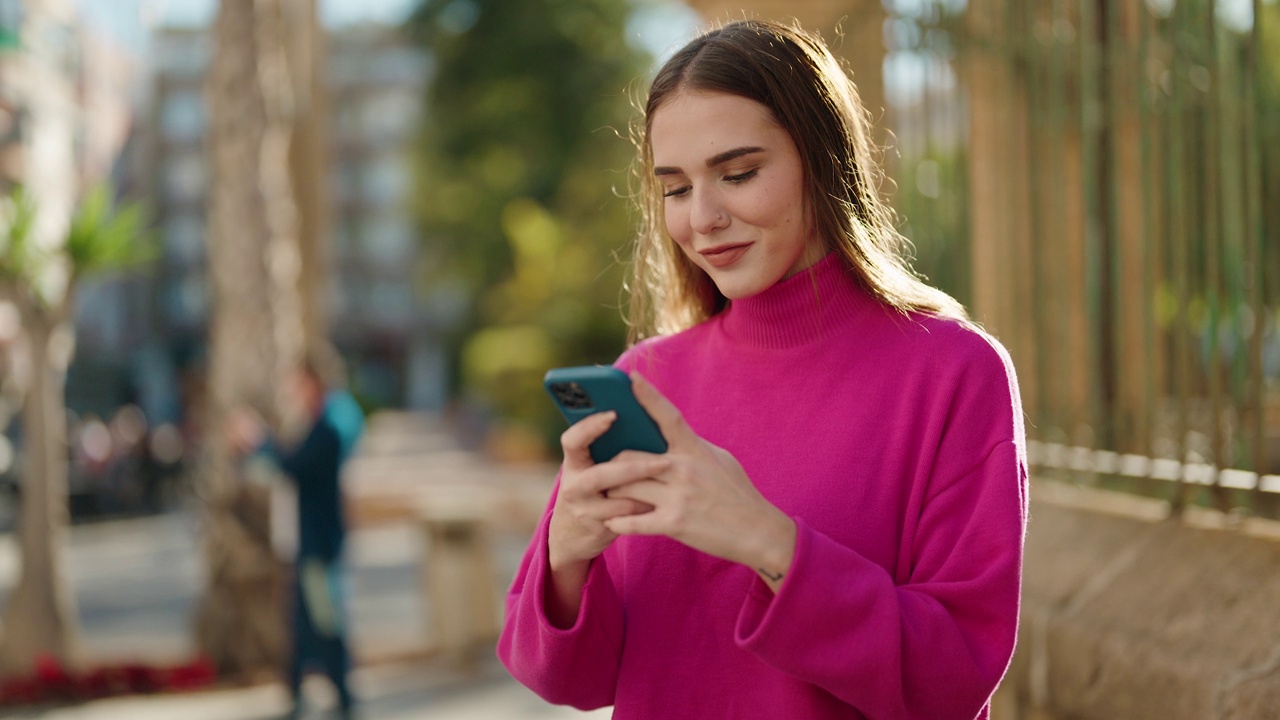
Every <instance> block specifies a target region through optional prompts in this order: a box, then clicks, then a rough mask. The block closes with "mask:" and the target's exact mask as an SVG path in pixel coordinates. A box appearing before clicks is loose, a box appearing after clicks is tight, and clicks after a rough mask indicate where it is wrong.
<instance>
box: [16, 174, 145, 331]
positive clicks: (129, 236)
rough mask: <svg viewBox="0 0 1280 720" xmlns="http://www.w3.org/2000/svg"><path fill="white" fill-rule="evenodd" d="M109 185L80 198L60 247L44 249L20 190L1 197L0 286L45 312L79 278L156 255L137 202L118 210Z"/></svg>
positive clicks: (32, 205) (27, 197) (33, 210)
mask: <svg viewBox="0 0 1280 720" xmlns="http://www.w3.org/2000/svg"><path fill="white" fill-rule="evenodd" d="M111 198H112V191H111V188H110V186H108V185H102V186H99V187H96V188H94V189H93V190H92V191H90V192H89V194H88V195H87V196H86V197H85V198H84V200H83V202H82V203H81V205H80V207H79V208H78V209H77V211H76V214H75V216H74V217H73V218H72V220H71V227H70V229H69V230H68V232H67V236H66V238H65V239H64V242H63V243H62V245H61V246H54V247H51V248H42V247H40V246H39V245H38V243H37V241H36V239H35V237H34V234H33V230H34V228H35V222H36V217H37V214H38V206H37V204H36V201H35V199H34V198H33V197H32V196H31V194H30V193H29V192H28V191H27V190H26V189H24V188H23V187H22V186H20V185H19V186H15V187H14V188H13V189H12V190H11V191H10V193H9V195H8V197H4V198H0V285H2V286H3V289H4V290H5V291H6V292H8V293H10V294H12V295H13V296H15V297H19V298H23V299H25V301H26V302H28V303H31V304H33V305H34V306H36V307H40V308H42V309H43V310H46V311H47V310H60V309H62V308H63V306H64V305H65V304H66V302H67V299H68V298H69V297H70V293H71V292H72V290H73V289H74V286H75V283H76V281H77V280H79V279H81V278H83V277H86V276H89V275H94V274H98V273H103V272H109V271H114V270H124V269H128V268H131V267H135V266H137V265H139V264H142V263H145V262H148V261H150V260H151V259H152V258H154V257H155V256H156V254H157V247H156V245H155V242H154V238H153V236H152V235H151V233H150V232H148V231H147V230H146V228H145V226H146V219H145V210H144V209H143V207H142V206H141V205H140V204H136V203H135V204H131V205H127V206H125V207H123V208H117V207H116V206H115V205H114V203H113V202H112V199H111Z"/></svg>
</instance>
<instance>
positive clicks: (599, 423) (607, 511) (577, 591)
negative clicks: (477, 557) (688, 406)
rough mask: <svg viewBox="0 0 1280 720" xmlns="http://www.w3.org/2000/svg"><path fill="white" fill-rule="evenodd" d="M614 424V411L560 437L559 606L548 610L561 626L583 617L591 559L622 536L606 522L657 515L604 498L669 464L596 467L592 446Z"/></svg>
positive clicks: (554, 548) (552, 549) (554, 557)
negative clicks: (584, 588) (580, 610)
mask: <svg viewBox="0 0 1280 720" xmlns="http://www.w3.org/2000/svg"><path fill="white" fill-rule="evenodd" d="M615 419H617V414H616V413H614V412H613V411H609V412H602V413H596V414H595V415H592V416H590V417H587V418H585V419H583V420H581V421H579V422H577V423H574V424H573V425H571V426H570V427H569V429H568V430H565V431H564V434H563V435H561V436H560V445H561V447H562V448H563V449H564V465H563V467H562V469H561V472H560V491H559V492H558V493H557V494H556V502H555V506H554V507H553V508H552V511H551V526H550V529H549V531H548V534H547V559H548V564H549V565H550V569H551V575H552V582H553V586H554V594H553V597H552V598H551V599H552V600H554V602H552V603H550V604H549V605H548V611H549V612H550V613H551V615H552V618H551V619H552V621H553V622H555V624H556V625H558V626H561V627H570V626H572V625H573V622H574V620H575V619H576V618H577V616H578V607H579V606H580V605H581V601H582V586H583V585H584V584H585V583H586V578H587V570H588V569H589V567H590V564H591V560H592V559H593V558H595V557H596V556H597V555H599V554H600V553H602V552H604V549H605V548H607V547H609V545H610V544H611V543H612V542H613V541H614V540H615V539H617V537H618V536H617V535H615V534H614V533H612V532H610V531H609V530H608V529H607V528H605V526H604V521H605V520H608V519H609V518H613V517H619V516H622V515H638V514H641V513H646V512H650V511H652V510H653V506H651V505H648V504H646V503H643V502H640V501H637V500H631V499H628V498H609V497H605V495H604V492H603V491H604V489H605V488H610V487H617V486H619V485H623V484H626V483H628V482H633V481H637V480H644V479H646V478H650V477H653V476H654V475H657V474H659V473H661V472H663V471H664V470H666V469H667V465H668V462H667V459H666V458H665V457H664V456H661V455H659V456H646V457H634V456H632V457H628V456H630V455H631V454H630V453H628V454H627V455H624V456H621V457H619V458H616V459H614V460H612V461H610V462H606V463H600V464H596V463H595V462H594V461H593V460H592V459H591V451H590V447H591V443H592V442H594V441H595V439H596V438H598V437H600V436H601V435H603V434H604V433H605V432H606V431H607V430H608V429H609V427H610V426H611V425H613V422H614V420H615ZM624 458H625V459H624Z"/></svg>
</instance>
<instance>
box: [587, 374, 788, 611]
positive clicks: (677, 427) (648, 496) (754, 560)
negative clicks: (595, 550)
mask: <svg viewBox="0 0 1280 720" xmlns="http://www.w3.org/2000/svg"><path fill="white" fill-rule="evenodd" d="M631 384H632V389H633V390H634V392H635V396H636V399H637V400H639V401H640V405H641V406H643V407H644V409H645V410H647V411H648V412H649V415H650V416H651V417H653V420H654V422H656V423H657V424H658V428H659V429H660V430H661V431H662V435H663V437H665V438H666V440H667V453H666V456H667V459H668V461H669V466H668V469H667V470H666V471H665V472H662V473H660V474H659V475H657V476H656V477H654V478H652V479H646V480H639V481H633V482H629V483H625V484H622V485H618V486H616V487H611V488H606V490H605V492H606V494H607V496H608V497H610V498H630V499H632V500H637V501H639V502H643V503H648V504H649V505H652V506H653V508H654V509H653V511H652V512H647V513H642V514H638V515H621V516H618V517H614V518H610V519H608V520H606V521H605V526H606V527H607V528H608V529H609V530H610V531H612V532H614V533H616V534H618V535H665V536H667V537H670V538H672V539H674V540H677V541H679V542H681V543H683V544H685V545H688V546H689V547H691V548H694V549H695V550H701V551H702V552H705V553H707V554H709V555H715V556H716V557H719V558H723V559H725V560H730V561H732V562H737V563H741V564H743V565H746V566H747V567H750V568H751V569H753V570H755V571H756V573H757V574H759V575H760V577H761V578H763V579H764V580H765V582H766V583H768V584H769V586H770V587H772V588H773V589H774V590H777V589H778V587H779V586H780V585H781V583H782V579H783V577H784V576H785V575H786V573H787V572H788V571H789V570H790V568H791V560H792V557H793V556H794V554H795V544H796V526H795V521H793V520H792V519H791V518H790V517H788V516H787V515H786V514H785V513H783V512H782V511H781V510H779V509H778V508H777V507H775V506H774V505H773V504H771V503H770V502H769V501H768V500H766V499H765V498H764V496H762V495H761V494H760V492H759V491H758V490H756V487H755V485H753V484H752V483H751V479H750V478H748V477H747V474H746V472H745V471H743V469H742V466H741V465H740V464H739V463H738V461H737V460H736V459H735V458H734V457H733V456H732V455H730V454H729V453H728V451H726V450H724V449H722V448H719V447H716V446H715V445H712V444H711V443H709V442H707V441H706V440H704V439H702V438H701V437H700V436H699V435H698V434H697V433H695V432H694V431H693V428H691V427H689V424H688V423H687V422H685V419H684V416H683V415H681V414H680V411H679V410H678V409H676V407H675V405H672V404H671V402H670V401H669V400H667V399H666V398H665V397H663V396H662V394H661V393H659V392H658V390H657V388H655V387H653V386H652V385H650V384H649V383H648V381H646V380H645V379H644V378H643V377H642V376H641V375H640V374H639V373H636V372H633V373H631ZM626 452H627V453H633V452H637V451H630V450H629V451H626ZM624 454H626V453H624Z"/></svg>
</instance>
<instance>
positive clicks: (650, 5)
mask: <svg viewBox="0 0 1280 720" xmlns="http://www.w3.org/2000/svg"><path fill="white" fill-rule="evenodd" d="M512 1H513V2H518V0H512ZM623 1H624V0H619V2H623ZM75 2H76V5H77V6H78V7H79V8H80V11H81V14H82V16H83V17H84V20H85V22H86V23H88V24H89V25H91V26H93V27H95V28H97V29H98V30H100V31H101V32H104V33H105V34H107V35H109V36H111V37H113V38H115V39H116V40H117V41H118V42H119V43H120V44H121V45H123V46H124V47H127V48H132V49H135V50H137V51H138V52H139V53H145V52H146V46H147V28H148V27H149V26H156V25H187V26H190V25H195V26H200V25H207V24H208V23H210V22H211V21H212V19H213V15H214V12H215V10H216V8H217V0H75ZM417 2H418V0H319V3H320V14H321V17H322V19H323V20H324V23H325V24H326V25H329V26H331V27H334V26H341V25H347V24H351V23H360V22H381V23H398V22H400V21H401V20H403V19H404V18H405V17H406V16H408V14H409V12H410V11H412V9H413V8H414V6H415V5H416V4H417ZM640 5H641V8H642V9H641V10H640V11H639V12H637V13H636V15H635V17H634V18H633V21H632V23H631V26H630V28H629V30H628V31H629V33H631V34H632V35H633V37H634V39H635V40H636V41H637V42H639V43H640V44H641V45H642V46H644V47H646V48H648V49H649V50H650V51H651V52H652V53H654V54H655V55H657V56H660V57H665V55H666V54H667V53H668V52H670V51H672V50H674V49H675V48H676V47H678V46H679V45H681V44H683V43H684V41H686V40H688V39H689V38H690V37H692V36H693V33H694V31H695V27H696V23H697V20H698V18H697V16H696V15H695V14H694V13H693V11H692V10H689V9H688V7H686V6H685V5H684V4H683V3H681V2H679V1H678V0H657V1H654V0H650V1H649V2H645V3H641V4H640Z"/></svg>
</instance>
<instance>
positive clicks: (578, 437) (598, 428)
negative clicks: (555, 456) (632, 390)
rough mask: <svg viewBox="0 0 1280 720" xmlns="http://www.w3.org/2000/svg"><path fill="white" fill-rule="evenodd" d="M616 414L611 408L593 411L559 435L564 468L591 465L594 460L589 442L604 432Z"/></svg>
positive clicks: (611, 424) (576, 468) (580, 467)
mask: <svg viewBox="0 0 1280 720" xmlns="http://www.w3.org/2000/svg"><path fill="white" fill-rule="evenodd" d="M617 417H618V414H617V413H616V412H614V411H612V410H608V411H606V412H599V413H595V414H594V415H588V416H587V417H585V418H583V419H581V420H579V421H578V422H576V423H574V424H572V425H570V426H569V429H568V430H565V431H564V434H562V435H561V436H560V447H561V448H562V449H563V450H564V465H565V467H566V468H570V469H574V470H581V469H584V468H588V467H591V466H592V465H594V464H595V461H594V460H592V459H591V443H593V442H595V441H596V438H598V437H600V436H601V435H603V434H605V432H607V431H608V430H609V428H610V427H612V426H613V421H614V420H616V419H617Z"/></svg>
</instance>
